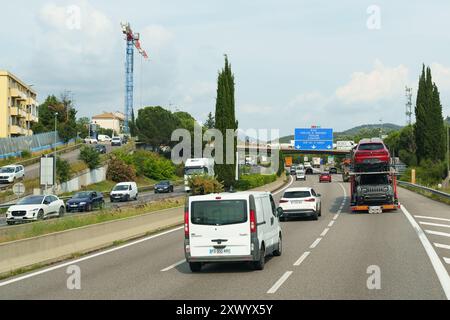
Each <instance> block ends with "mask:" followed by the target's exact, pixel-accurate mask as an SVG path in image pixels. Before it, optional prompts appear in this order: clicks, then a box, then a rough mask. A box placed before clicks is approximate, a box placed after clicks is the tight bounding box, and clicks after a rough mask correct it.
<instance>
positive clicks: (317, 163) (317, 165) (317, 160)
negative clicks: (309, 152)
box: [312, 157, 320, 168]
mask: <svg viewBox="0 0 450 320" xmlns="http://www.w3.org/2000/svg"><path fill="white" fill-rule="evenodd" d="M312 165H313V168H320V158H319V157H314V158H312Z"/></svg>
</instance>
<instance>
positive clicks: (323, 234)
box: [320, 228, 330, 237]
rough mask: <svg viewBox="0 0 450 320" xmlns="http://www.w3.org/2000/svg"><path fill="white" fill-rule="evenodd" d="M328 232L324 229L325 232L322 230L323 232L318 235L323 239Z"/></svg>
mask: <svg viewBox="0 0 450 320" xmlns="http://www.w3.org/2000/svg"><path fill="white" fill-rule="evenodd" d="M328 231H330V229H329V228H326V229H325V230H323V232H322V233H321V234H320V236H321V237H325V235H326V234H327V233H328Z"/></svg>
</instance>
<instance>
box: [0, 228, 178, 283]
mask: <svg viewBox="0 0 450 320" xmlns="http://www.w3.org/2000/svg"><path fill="white" fill-rule="evenodd" d="M183 228H184V227H178V228H175V229H171V230H169V231H165V232H162V233H158V234H155V235H153V236H149V237H147V238H143V239H139V240H136V241H133V242H130V243H127V244H124V245H122V246H119V247H115V248H111V249H108V250H105V251H101V252H98V253H94V254H92V255H89V256H86V257H83V258H80V259H76V260H72V261H69V262H65V263H62V264H59V265H56V266H53V267H50V268H46V269H43V270H40V271H37V272H33V273H30V274H27V275H24V276H21V277H18V278H14V279H11V280H7V281H3V282H0V287H3V286H6V285H8V284H11V283H14V282H19V281H22V280H25V279H28V278H31V277H35V276H38V275H40V274H43V273H47V272H50V271H54V270H57V269H61V268H64V267H67V266H71V265H73V264H77V263H80V262H82V261H86V260H90V259H93V258H96V257H99V256H102V255H105V254H108V253H111V252H114V251H118V250H121V249H124V248H127V247H131V246H134V245H136V244H139V243H142V242H145V241H148V240H151V239H155V238H158V237H161V236H164V235H167V234H169V233H172V232H175V231H178V230H181V229H183Z"/></svg>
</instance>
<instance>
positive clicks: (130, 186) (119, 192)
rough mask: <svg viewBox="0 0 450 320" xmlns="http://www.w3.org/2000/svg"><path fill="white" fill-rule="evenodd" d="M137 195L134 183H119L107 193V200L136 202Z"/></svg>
mask: <svg viewBox="0 0 450 320" xmlns="http://www.w3.org/2000/svg"><path fill="white" fill-rule="evenodd" d="M138 193H139V192H138V187H137V184H136V182H133V181H131V182H121V183H118V184H116V185H115V186H114V188H113V189H112V191H111V192H110V193H109V199H110V200H111V202H115V201H130V200H137V198H138Z"/></svg>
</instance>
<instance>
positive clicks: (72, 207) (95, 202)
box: [66, 191, 105, 212]
mask: <svg viewBox="0 0 450 320" xmlns="http://www.w3.org/2000/svg"><path fill="white" fill-rule="evenodd" d="M104 204H105V200H104V199H103V194H102V193H100V192H96V191H81V192H78V193H76V194H75V195H74V196H73V197H72V198H71V199H70V200H68V201H67V202H66V211H67V212H71V211H91V210H92V209H94V208H103V205H104Z"/></svg>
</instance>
